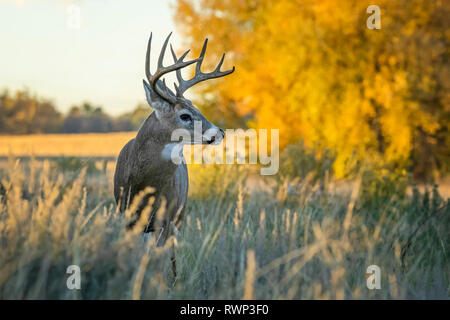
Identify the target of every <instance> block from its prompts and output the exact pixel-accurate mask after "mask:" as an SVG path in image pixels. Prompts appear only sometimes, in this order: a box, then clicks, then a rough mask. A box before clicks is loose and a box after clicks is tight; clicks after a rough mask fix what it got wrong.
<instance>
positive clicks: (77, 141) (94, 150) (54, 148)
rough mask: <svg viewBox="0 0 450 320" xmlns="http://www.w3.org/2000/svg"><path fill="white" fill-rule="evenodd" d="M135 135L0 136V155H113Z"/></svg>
mask: <svg viewBox="0 0 450 320" xmlns="http://www.w3.org/2000/svg"><path fill="white" fill-rule="evenodd" d="M135 136H136V132H112V133H82V134H32V135H17V136H11V135H8V136H6V135H0V156H8V155H9V154H14V155H16V156H27V155H30V154H34V155H35V156H117V155H118V154H119V152H120V150H121V149H122V148H123V146H124V145H125V143H127V142H128V141H129V140H130V139H132V138H134V137H135Z"/></svg>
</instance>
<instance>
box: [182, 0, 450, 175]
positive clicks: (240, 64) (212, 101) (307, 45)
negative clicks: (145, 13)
mask: <svg viewBox="0 0 450 320" xmlns="http://www.w3.org/2000/svg"><path fill="white" fill-rule="evenodd" d="M370 4H372V3H371V2H369V1H359V0H347V1H335V0H317V1H316V0H259V1H256V0H220V1H218V0H200V1H195V0H178V1H177V2H176V4H175V6H174V9H175V14H174V19H175V22H176V23H177V24H178V26H179V29H180V31H181V32H182V33H183V34H184V35H185V39H186V45H188V46H190V47H192V48H194V49H195V50H194V51H195V52H197V53H198V52H199V50H200V47H201V45H202V43H203V40H204V38H205V37H208V38H209V39H210V41H209V54H208V55H209V59H210V60H208V61H216V59H215V58H216V57H214V56H212V53H219V54H221V53H222V52H229V53H230V54H229V57H228V59H229V60H228V61H230V60H231V62H229V64H230V65H231V64H234V65H235V66H236V70H237V71H236V72H235V74H233V75H232V76H230V77H227V78H224V79H222V80H220V82H219V84H217V83H214V84H212V83H211V84H209V83H206V84H204V85H203V86H202V87H201V88H200V91H199V92H198V93H202V94H199V95H197V96H195V97H194V98H196V100H197V102H198V104H199V105H201V106H202V108H203V109H204V110H206V112H207V113H208V115H209V116H211V117H212V118H214V117H215V118H216V119H219V120H222V121H224V122H226V124H227V125H228V126H238V125H240V124H242V123H243V122H244V123H245V124H246V125H248V126H249V127H254V128H277V129H280V140H281V146H282V147H284V146H286V145H288V144H292V143H295V142H297V141H299V140H304V142H305V143H306V145H307V146H310V147H314V148H316V149H317V150H319V151H320V150H325V149H329V150H332V151H334V152H336V161H335V163H334V171H335V174H336V175H337V176H344V175H345V174H346V173H347V171H348V170H349V168H350V167H349V161H350V160H351V159H353V158H355V157H356V158H358V159H362V160H364V161H366V162H373V163H377V164H380V163H382V164H384V165H388V166H389V167H392V168H410V169H413V170H414V172H415V173H416V175H417V176H419V177H426V176H433V175H437V173H438V172H441V173H444V174H445V173H448V171H449V169H450V168H449V163H450V155H449V152H448V150H450V136H449V123H450V99H449V92H450V90H449V87H450V68H449V48H450V46H449V40H450V28H449V19H448V17H449V16H450V3H449V2H448V1H428V0H398V1H389V0H380V1H377V5H378V6H379V7H380V8H381V29H379V30H376V29H375V30H371V29H369V28H367V26H366V20H367V18H368V17H369V14H368V13H367V12H366V9H367V7H368V6H369V5H370ZM228 66H229V65H228ZM212 67H213V66H211V65H209V68H212ZM225 67H227V66H225ZM206 68H208V66H207V64H206V65H205V69H206ZM215 92H218V94H215ZM200 97H205V98H203V99H201V98H200Z"/></svg>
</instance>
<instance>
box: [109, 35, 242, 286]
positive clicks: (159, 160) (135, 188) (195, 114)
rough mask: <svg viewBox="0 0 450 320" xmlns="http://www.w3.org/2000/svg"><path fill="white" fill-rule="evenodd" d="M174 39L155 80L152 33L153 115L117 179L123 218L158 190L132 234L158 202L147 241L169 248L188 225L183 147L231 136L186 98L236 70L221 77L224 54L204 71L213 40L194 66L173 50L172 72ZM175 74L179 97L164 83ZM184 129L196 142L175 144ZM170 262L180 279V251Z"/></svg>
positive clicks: (123, 154) (120, 163) (149, 89)
mask: <svg viewBox="0 0 450 320" xmlns="http://www.w3.org/2000/svg"><path fill="white" fill-rule="evenodd" d="M171 34H172V33H170V34H169V35H168V36H167V38H166V40H165V41H164V44H163V46H162V48H161V51H160V54H159V58H158V62H157V69H156V71H155V72H154V73H153V74H152V73H151V71H150V52H151V43H152V33H150V37H149V40H148V44H147V53H146V58H145V74H146V77H147V81H146V80H143V85H144V91H145V96H146V100H147V102H148V104H149V105H150V107H151V108H152V109H153V112H152V113H151V114H150V116H149V117H148V118H147V119H146V120H145V121H144V122H143V124H142V125H141V127H140V129H139V130H138V132H137V134H136V137H135V138H133V139H131V140H130V141H128V143H126V144H125V146H124V147H123V149H122V150H121V151H120V153H119V156H118V158H117V163H116V169H115V173H114V198H115V200H116V203H117V206H118V208H119V210H120V212H122V213H123V212H125V211H126V209H127V208H128V207H129V205H130V204H131V203H132V202H133V199H134V198H135V197H136V196H137V195H138V194H139V193H140V192H142V191H143V190H148V189H147V188H151V190H153V192H152V193H149V194H147V195H145V197H144V198H143V200H142V201H141V202H140V204H139V205H138V208H137V210H136V212H135V213H134V215H133V216H134V219H132V220H131V221H130V222H129V223H128V225H127V228H128V229H132V228H133V227H134V226H135V225H136V221H138V219H139V218H140V216H141V214H142V212H143V210H144V208H145V207H147V206H148V205H149V201H150V199H152V200H153V202H152V205H151V211H150V214H149V218H148V222H147V223H146V226H145V228H144V230H142V232H143V234H144V236H146V238H148V236H151V235H152V234H153V233H155V236H157V238H156V245H157V246H163V245H164V244H165V243H166V241H167V239H168V238H169V236H171V235H174V236H175V237H176V236H177V235H178V232H179V230H180V228H181V225H182V222H183V218H184V212H185V208H186V202H187V197H188V187H189V180H188V170H187V166H186V161H185V159H184V158H183V155H182V148H183V146H184V145H192V144H202V145H206V144H213V145H217V144H220V143H221V142H222V140H223V138H224V136H225V132H224V131H223V130H222V129H220V128H219V127H217V126H216V125H214V124H213V123H211V122H210V121H209V120H207V119H206V117H205V116H204V115H203V114H202V113H201V112H200V110H199V109H197V108H196V107H195V106H194V105H193V104H192V102H191V101H190V100H189V99H187V98H185V97H184V95H183V94H184V93H185V92H186V90H188V89H189V88H191V87H192V86H194V85H196V84H197V83H199V82H201V81H206V80H210V79H214V78H219V77H224V76H226V75H229V74H231V73H233V72H234V70H235V67H234V66H233V68H232V69H231V70H227V71H221V67H222V64H223V62H224V58H225V53H224V54H223V55H222V58H221V59H220V61H219V63H218V65H217V67H216V68H215V69H214V71H212V72H209V73H204V72H202V71H201V66H202V62H203V59H204V57H205V52H206V46H207V43H208V38H206V39H205V41H204V43H203V47H202V49H201V52H200V56H199V57H198V58H196V59H193V60H189V61H184V59H185V57H186V56H187V54H188V53H189V51H190V50H187V51H186V52H184V53H183V54H182V55H181V56H180V57H179V58H178V57H177V55H176V54H175V51H174V49H173V47H172V45H170V50H171V53H172V57H173V60H174V62H173V64H171V65H169V66H164V65H163V60H164V56H165V52H166V48H167V45H168V42H169V39H170V36H171ZM194 63H195V74H194V76H193V77H192V78H191V79H190V80H185V79H183V77H182V75H181V70H182V69H183V68H185V67H187V66H190V65H192V64H194ZM173 71H175V73H176V78H177V80H178V85H177V84H176V83H174V87H175V91H176V93H174V92H173V91H172V90H171V89H169V88H168V87H167V86H166V82H165V79H163V78H162V77H163V76H164V75H166V74H168V73H170V72H173ZM194 122H197V123H200V124H201V126H200V127H201V128H202V129H201V134H198V132H197V134H196V133H195V132H194ZM179 129H182V130H187V132H189V133H190V134H191V136H193V137H194V139H190V140H188V139H182V140H178V141H172V133H173V132H174V131H175V130H179ZM197 130H198V129H197ZM186 140H188V141H186ZM177 149H178V151H179V157H181V160H182V161H174V159H173V157H172V156H171V155H172V154H173V153H174V151H175V153H177V151H176V150H177ZM160 210H161V211H160ZM159 212H163V213H162V217H161V219H158V222H157V221H156V220H157V219H156V216H157V213H159ZM156 222H157V223H156ZM170 259H171V263H172V273H173V276H174V278H175V279H176V277H177V271H176V258H175V247H174V245H172V246H171V257H170Z"/></svg>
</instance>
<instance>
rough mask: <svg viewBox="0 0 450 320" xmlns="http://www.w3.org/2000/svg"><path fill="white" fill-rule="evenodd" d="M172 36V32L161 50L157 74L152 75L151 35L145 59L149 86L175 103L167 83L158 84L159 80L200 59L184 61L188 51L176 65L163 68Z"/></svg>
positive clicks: (176, 61)
mask: <svg viewBox="0 0 450 320" xmlns="http://www.w3.org/2000/svg"><path fill="white" fill-rule="evenodd" d="M171 35H172V32H171V33H169V35H168V36H167V38H166V40H165V41H164V44H163V46H162V48H161V52H160V54H159V58H158V68H157V70H156V71H155V73H154V74H153V75H152V74H151V72H150V51H151V42H152V34H151V33H150V39H149V40H148V45H147V55H146V59H145V74H146V76H147V80H148V82H149V84H150V85H151V86H152V87H153V89H154V90H155V91H156V93H157V94H158V95H160V96H161V97H162V98H164V99H165V100H167V101H169V102H171V103H175V102H176V97H174V96H173V94H170V93H169V90H168V89H167V86H166V84H165V81H162V82H159V83H158V80H159V78H161V77H162V76H163V75H165V74H166V73H169V72H172V71H175V70H177V71H178V70H179V69H182V68H184V67H186V66H188V65H191V64H193V63H195V62H197V61H198V59H194V60H190V61H183V59H184V58H185V57H186V55H187V54H188V53H189V50H188V51H186V52H185V53H184V54H183V55H182V56H181V57H180V59H178V60H175V63H174V64H173V65H170V66H167V67H164V66H163V60H164V54H165V52H166V48H167V44H168V43H169V39H170V36H171ZM170 47H171V50H172V54H173V49H172V46H170ZM161 87H162V88H161Z"/></svg>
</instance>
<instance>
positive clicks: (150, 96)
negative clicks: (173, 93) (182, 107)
mask: <svg viewBox="0 0 450 320" xmlns="http://www.w3.org/2000/svg"><path fill="white" fill-rule="evenodd" d="M142 82H143V84H144V90H145V96H146V97H147V102H148V104H149V105H150V107H152V108H153V109H154V110H156V111H157V112H166V111H168V110H169V109H170V104H169V103H168V102H167V101H166V100H164V99H163V98H161V97H160V96H159V95H158V94H157V93H156V92H155V90H153V88H152V87H151V86H150V85H149V84H148V83H147V81H145V80H142Z"/></svg>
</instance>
